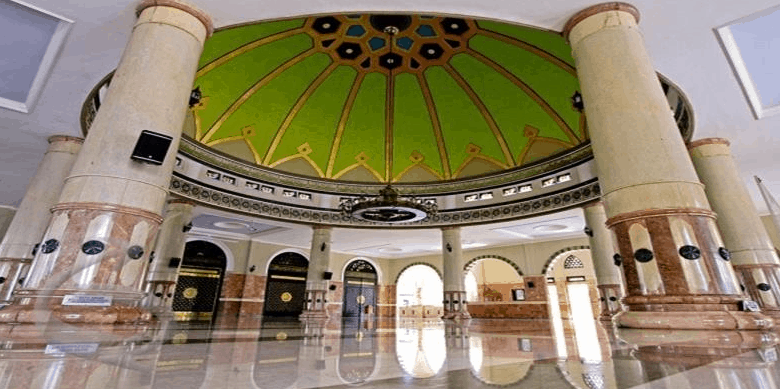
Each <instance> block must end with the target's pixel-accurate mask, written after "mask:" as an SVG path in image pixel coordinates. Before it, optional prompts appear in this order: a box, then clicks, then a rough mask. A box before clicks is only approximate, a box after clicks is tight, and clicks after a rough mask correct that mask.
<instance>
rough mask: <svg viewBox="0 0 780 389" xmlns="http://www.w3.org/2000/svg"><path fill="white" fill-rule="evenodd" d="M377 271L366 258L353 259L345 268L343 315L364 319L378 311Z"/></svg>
mask: <svg viewBox="0 0 780 389" xmlns="http://www.w3.org/2000/svg"><path fill="white" fill-rule="evenodd" d="M376 284H377V273H376V268H375V267H374V265H372V264H371V263H369V262H368V261H366V260H363V259H358V260H355V261H352V262H350V263H349V265H347V267H346V269H344V304H343V309H342V317H344V318H358V319H362V318H363V317H364V316H366V315H368V314H373V313H374V312H376Z"/></svg>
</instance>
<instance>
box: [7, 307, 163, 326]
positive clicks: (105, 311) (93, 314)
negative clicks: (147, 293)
mask: <svg viewBox="0 0 780 389" xmlns="http://www.w3.org/2000/svg"><path fill="white" fill-rule="evenodd" d="M151 320H152V313H151V312H149V311H147V310H144V309H141V308H136V307H126V306H121V305H116V306H111V307H84V306H61V307H54V308H50V309H46V308H44V309H41V308H38V307H35V306H33V305H13V306H8V307H6V308H3V309H1V310H0V323H7V324H17V323H18V324H42V323H49V322H62V323H67V324H131V323H146V322H149V321H151Z"/></svg>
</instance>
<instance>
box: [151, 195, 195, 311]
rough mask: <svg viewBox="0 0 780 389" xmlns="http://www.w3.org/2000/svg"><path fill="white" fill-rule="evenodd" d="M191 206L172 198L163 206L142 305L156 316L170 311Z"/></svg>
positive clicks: (190, 220) (188, 202)
mask: <svg viewBox="0 0 780 389" xmlns="http://www.w3.org/2000/svg"><path fill="white" fill-rule="evenodd" d="M194 205H195V204H194V203H192V202H191V201H187V200H179V199H172V200H169V201H168V204H167V205H166V206H165V218H164V219H163V223H162V225H161V226H160V231H159V233H158V234H157V242H156V243H155V245H154V251H153V252H154V258H153V259H152V262H151V263H150V264H149V273H148V276H147V280H146V292H147V296H146V300H145V301H144V306H146V307H148V308H149V309H150V310H152V311H154V312H155V313H157V314H158V315H159V314H165V313H170V311H171V303H172V302H173V293H174V291H175V289H176V280H177V278H178V277H179V268H180V267H181V262H182V258H183V255H184V246H185V244H186V240H185V234H186V233H185V228H186V226H187V225H190V223H191V222H192V208H193V206H194Z"/></svg>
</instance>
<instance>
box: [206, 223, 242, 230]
mask: <svg viewBox="0 0 780 389" xmlns="http://www.w3.org/2000/svg"><path fill="white" fill-rule="evenodd" d="M214 227H218V228H224V229H226V230H243V229H249V228H250V227H249V224H246V223H241V222H215V223H214Z"/></svg>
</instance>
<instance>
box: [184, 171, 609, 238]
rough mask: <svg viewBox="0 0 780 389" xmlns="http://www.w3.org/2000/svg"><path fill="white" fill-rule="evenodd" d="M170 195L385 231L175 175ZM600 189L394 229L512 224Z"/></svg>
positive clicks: (585, 186) (452, 212) (591, 185)
mask: <svg viewBox="0 0 780 389" xmlns="http://www.w3.org/2000/svg"><path fill="white" fill-rule="evenodd" d="M170 190H171V192H173V193H174V194H176V195H178V196H181V197H185V198H189V199H192V200H195V201H197V202H200V203H203V204H208V205H210V206H213V207H218V208H223V209H227V210H231V211H238V212H242V213H247V214H251V215H256V216H260V217H267V218H271V219H280V220H284V221H290V222H300V223H316V224H322V225H338V226H352V227H379V228H386V227H387V225H386V224H383V223H375V222H369V221H365V220H359V219H356V218H349V217H347V216H343V215H341V213H340V212H339V210H338V209H328V208H316V207H304V206H296V205H292V204H280V203H275V202H271V201H267V200H264V199H260V198H252V197H249V196H245V195H240V194H236V193H231V192H228V191H225V190H223V189H218V188H214V187H211V186H206V185H204V184H201V183H199V182H196V181H195V180H192V179H190V178H188V177H182V176H178V175H175V176H174V177H173V178H172V180H171V186H170ZM600 194H601V189H600V188H599V184H598V182H597V181H596V180H590V181H587V182H583V183H580V184H579V185H577V186H575V187H573V188H570V189H567V190H565V191H562V192H558V193H554V194H550V195H547V196H543V197H539V198H534V199H530V200H525V201H517V202H510V203H504V204H501V205H496V206H485V207H480V208H469V209H445V210H440V211H439V212H438V214H436V215H434V216H432V217H429V218H426V219H423V220H420V221H417V222H413V223H407V224H401V225H398V227H409V228H422V227H425V228H428V227H434V226H452V225H468V224H480V223H493V222H496V221H503V220H512V219H517V218H521V217H527V216H531V215H536V214H542V213H547V212H551V211H555V210H562V209H566V208H570V207H573V206H577V205H580V204H582V203H586V202H588V201H592V200H593V199H595V198H598V197H599V195H600Z"/></svg>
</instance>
